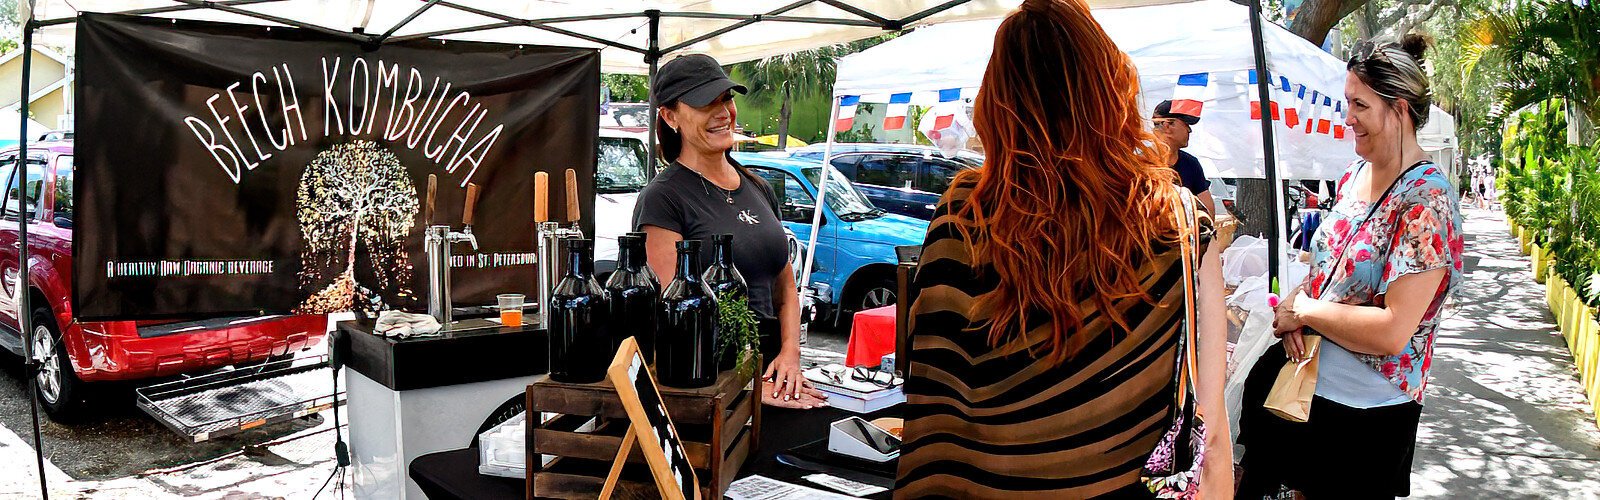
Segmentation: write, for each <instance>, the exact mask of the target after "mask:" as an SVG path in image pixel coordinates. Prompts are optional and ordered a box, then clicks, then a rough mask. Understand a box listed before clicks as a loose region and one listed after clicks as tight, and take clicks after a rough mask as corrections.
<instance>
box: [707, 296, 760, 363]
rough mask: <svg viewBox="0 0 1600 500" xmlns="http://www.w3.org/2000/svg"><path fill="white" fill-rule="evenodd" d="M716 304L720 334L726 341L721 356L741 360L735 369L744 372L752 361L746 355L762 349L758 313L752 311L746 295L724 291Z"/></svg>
mask: <svg viewBox="0 0 1600 500" xmlns="http://www.w3.org/2000/svg"><path fill="white" fill-rule="evenodd" d="M716 302H717V326H718V327H719V328H718V334H719V335H721V336H722V338H723V339H724V340H722V353H721V355H722V356H728V357H732V358H733V359H737V360H739V364H738V366H737V367H736V368H735V369H736V370H739V371H744V369H745V368H747V366H746V365H747V364H748V363H749V362H750V360H751V359H752V358H750V357H747V356H745V353H747V352H750V351H758V350H760V349H761V331H760V330H759V329H757V328H756V324H757V320H756V313H755V311H751V310H750V301H749V299H748V298H746V297H745V296H744V294H735V293H734V292H732V291H724V292H721V293H718V294H717V300H716ZM726 339H732V341H731V342H730V341H728V340H726Z"/></svg>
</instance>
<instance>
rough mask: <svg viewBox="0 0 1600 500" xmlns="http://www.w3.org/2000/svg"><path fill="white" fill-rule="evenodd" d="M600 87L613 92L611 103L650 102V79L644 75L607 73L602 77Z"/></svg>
mask: <svg viewBox="0 0 1600 500" xmlns="http://www.w3.org/2000/svg"><path fill="white" fill-rule="evenodd" d="M600 86H602V87H605V88H607V89H610V90H611V102H647V101H649V100H650V78H649V77H646V76H644V75H624V74H619V73H605V74H602V75H600Z"/></svg>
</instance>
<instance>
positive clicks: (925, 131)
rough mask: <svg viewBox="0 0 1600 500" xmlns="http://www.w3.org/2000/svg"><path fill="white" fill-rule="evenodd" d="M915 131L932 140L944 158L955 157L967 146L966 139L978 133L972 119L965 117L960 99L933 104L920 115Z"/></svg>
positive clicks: (965, 111)
mask: <svg viewBox="0 0 1600 500" xmlns="http://www.w3.org/2000/svg"><path fill="white" fill-rule="evenodd" d="M917 131H918V132H922V136H923V137H927V138H928V140H930V141H933V145H934V146H937V147H938V148H939V152H940V153H942V154H944V157H945V158H955V157H956V153H958V152H960V151H961V150H962V149H964V148H966V147H967V140H969V139H972V136H974V135H977V133H978V130H977V127H974V126H973V125H972V119H971V118H968V117H967V110H966V106H965V105H964V104H963V103H962V102H960V101H954V102H941V103H939V104H937V105H934V106H933V109H929V110H928V112H927V113H926V114H924V115H922V122H921V123H918V124H917Z"/></svg>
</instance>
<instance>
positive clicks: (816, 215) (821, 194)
mask: <svg viewBox="0 0 1600 500" xmlns="http://www.w3.org/2000/svg"><path fill="white" fill-rule="evenodd" d="M831 109H832V111H829V112H828V121H827V123H826V124H825V126H826V127H828V140H827V141H826V142H824V143H823V144H822V169H821V171H820V172H819V173H818V174H817V201H816V202H815V203H814V204H813V205H812V207H813V208H812V209H811V235H810V236H808V237H806V262H805V265H804V266H803V267H801V268H800V283H798V285H799V286H800V288H805V287H807V286H810V281H811V266H812V265H814V264H816V262H817V234H818V233H821V232H822V211H823V210H825V209H826V207H827V206H828V205H827V204H826V203H824V201H826V200H827V196H828V171H829V170H832V168H830V167H831V166H832V165H833V139H834V133H836V132H838V127H837V124H838V122H839V96H837V95H835V96H833V104H832V106H831ZM785 140H787V139H785ZM840 292H841V293H842V292H843V290H840ZM840 297H841V298H843V297H844V296H843V295H840ZM834 307H837V308H840V310H841V311H842V310H843V307H844V304H834Z"/></svg>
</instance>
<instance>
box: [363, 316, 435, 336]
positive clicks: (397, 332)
mask: <svg viewBox="0 0 1600 500" xmlns="http://www.w3.org/2000/svg"><path fill="white" fill-rule="evenodd" d="M373 332H374V333H377V334H378V335H382V336H385V337H395V338H407V337H419V336H423V335H433V334H437V333H439V320H436V319H433V316H431V315H427V314H412V313H408V312H404V311H384V312H383V313H382V314H379V315H378V324H377V326H376V327H375V328H374V329H373Z"/></svg>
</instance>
